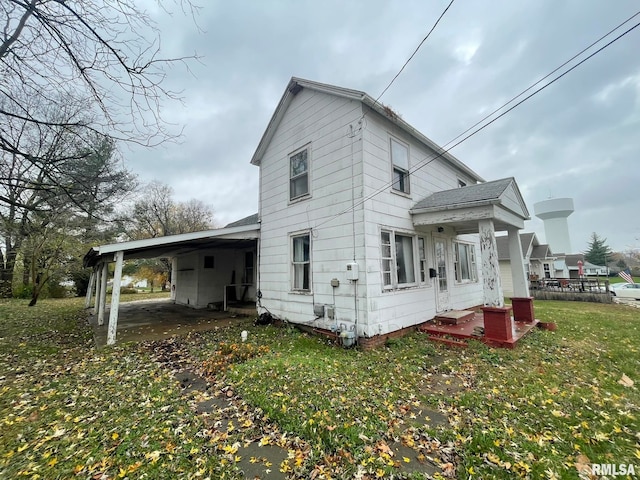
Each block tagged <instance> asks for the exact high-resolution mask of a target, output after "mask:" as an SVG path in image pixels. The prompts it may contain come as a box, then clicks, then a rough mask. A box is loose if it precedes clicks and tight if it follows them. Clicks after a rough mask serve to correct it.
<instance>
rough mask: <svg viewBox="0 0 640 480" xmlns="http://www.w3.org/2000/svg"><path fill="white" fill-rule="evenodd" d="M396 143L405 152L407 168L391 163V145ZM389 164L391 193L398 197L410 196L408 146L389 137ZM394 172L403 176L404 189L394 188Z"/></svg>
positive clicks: (409, 156) (409, 154)
mask: <svg viewBox="0 0 640 480" xmlns="http://www.w3.org/2000/svg"><path fill="white" fill-rule="evenodd" d="M394 142H395V143H397V144H398V145H400V146H401V147H404V148H405V149H406V151H407V168H404V167H402V166H400V165H397V164H396V163H395V162H394V161H393V143H394ZM389 163H390V164H391V191H392V192H393V193H398V194H400V195H411V181H410V178H411V175H410V172H411V153H410V150H409V144H408V143H405V142H403V141H401V140H400V139H398V138H396V137H394V136H392V135H389ZM396 170H397V171H398V172H400V174H402V175H403V176H404V183H405V184H406V185H405V188H404V189H401V188H396V180H395V175H396Z"/></svg>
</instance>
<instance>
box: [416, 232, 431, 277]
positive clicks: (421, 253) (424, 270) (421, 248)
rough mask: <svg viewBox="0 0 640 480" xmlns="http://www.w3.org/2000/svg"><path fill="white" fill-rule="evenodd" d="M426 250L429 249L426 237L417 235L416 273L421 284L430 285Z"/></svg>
mask: <svg viewBox="0 0 640 480" xmlns="http://www.w3.org/2000/svg"><path fill="white" fill-rule="evenodd" d="M421 244H422V245H421ZM428 251H429V249H428V247H427V238H426V237H418V275H419V281H420V283H421V284H423V285H431V277H430V276H429V261H428V260H429V254H428V253H427V252H428Z"/></svg>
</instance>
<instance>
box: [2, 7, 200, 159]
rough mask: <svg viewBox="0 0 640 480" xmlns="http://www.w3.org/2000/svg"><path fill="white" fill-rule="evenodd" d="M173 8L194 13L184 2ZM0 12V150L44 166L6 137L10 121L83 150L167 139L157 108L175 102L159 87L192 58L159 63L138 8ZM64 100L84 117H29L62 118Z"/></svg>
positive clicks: (153, 37) (156, 45)
mask: <svg viewBox="0 0 640 480" xmlns="http://www.w3.org/2000/svg"><path fill="white" fill-rule="evenodd" d="M159 3H160V4H161V2H159ZM175 3H177V4H178V5H179V6H180V7H181V8H182V10H183V12H186V13H189V12H190V13H192V14H193V13H194V7H193V6H192V5H191V4H190V3H189V1H188V0H175ZM0 12H1V13H0V14H1V16H2V19H3V20H2V22H3V28H2V31H1V32H0V150H3V151H5V152H7V153H10V154H14V155H20V156H22V157H24V158H26V159H29V160H30V161H31V162H46V158H44V157H41V156H39V155H37V154H34V152H30V151H28V150H26V149H24V148H23V146H22V145H21V144H20V143H19V142H16V141H15V136H14V135H10V133H11V132H9V131H8V128H10V126H11V125H12V124H13V123H14V122H15V121H18V122H21V123H25V122H26V123H27V124H31V125H33V126H35V127H36V128H37V129H39V130H40V131H41V132H42V131H46V130H49V129H56V128H65V129H67V130H69V131H72V132H73V133H74V135H76V136H77V139H78V140H77V141H79V142H80V143H82V142H83V141H84V143H87V141H86V137H87V135H88V134H96V133H98V134H102V135H109V136H111V137H113V138H115V139H117V140H123V141H127V142H136V143H139V144H142V145H154V144H158V143H160V142H162V141H165V140H167V139H168V138H171V134H170V132H169V131H168V129H167V124H166V123H165V122H164V121H163V119H162V118H161V116H160V107H161V103H162V102H163V100H165V99H176V98H177V95H176V93H175V92H171V91H169V90H167V89H166V88H164V87H163V79H164V77H165V70H164V69H165V68H166V67H167V66H168V65H170V64H173V63H176V62H178V63H184V62H185V61H186V60H187V59H188V58H195V57H186V58H173V59H163V58H160V57H159V55H160V37H159V32H158V30H157V28H156V25H155V24H154V22H153V19H152V18H151V17H150V16H149V15H148V14H147V13H146V12H145V11H144V10H143V8H142V7H140V6H139V3H138V2H136V1H134V0H129V1H127V0H75V1H74V0H0ZM25 99H29V101H25ZM69 99H73V101H74V102H81V104H82V105H83V109H84V115H83V116H82V117H73V118H66V119H56V120H51V119H50V118H46V117H45V116H43V115H42V114H41V112H39V111H37V110H34V109H33V104H34V103H35V104H38V105H48V106H49V108H51V109H54V110H63V109H64V108H65V107H66V106H67V105H68V102H69Z"/></svg>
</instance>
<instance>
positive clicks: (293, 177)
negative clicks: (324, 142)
mask: <svg viewBox="0 0 640 480" xmlns="http://www.w3.org/2000/svg"><path fill="white" fill-rule="evenodd" d="M303 152H306V156H307V158H306V161H307V169H306V170H305V171H304V172H303V173H299V174H297V175H293V165H292V162H293V159H294V157H296V156H297V155H301V154H302V153H303ZM288 158H289V201H290V202H296V201H298V200H302V199H305V198H309V197H310V196H311V175H310V170H311V168H310V167H311V144H307V145H305V146H304V147H301V148H299V149H297V150H294V151H293V152H291V153H290V154H289V155H288ZM303 177H306V179H307V191H306V192H305V193H301V194H299V195H293V188H292V187H293V182H294V181H295V180H299V179H301V178H303Z"/></svg>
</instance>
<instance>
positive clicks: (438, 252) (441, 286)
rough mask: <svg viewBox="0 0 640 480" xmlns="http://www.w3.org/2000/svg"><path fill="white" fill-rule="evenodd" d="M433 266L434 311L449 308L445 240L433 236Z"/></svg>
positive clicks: (442, 310)
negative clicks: (434, 278)
mask: <svg viewBox="0 0 640 480" xmlns="http://www.w3.org/2000/svg"><path fill="white" fill-rule="evenodd" d="M433 244H434V248H435V255H434V260H435V266H436V311H438V312H444V311H445V310H450V309H451V306H450V305H449V279H448V277H447V271H448V270H449V269H448V268H447V242H446V241H445V239H443V238H434V239H433Z"/></svg>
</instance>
